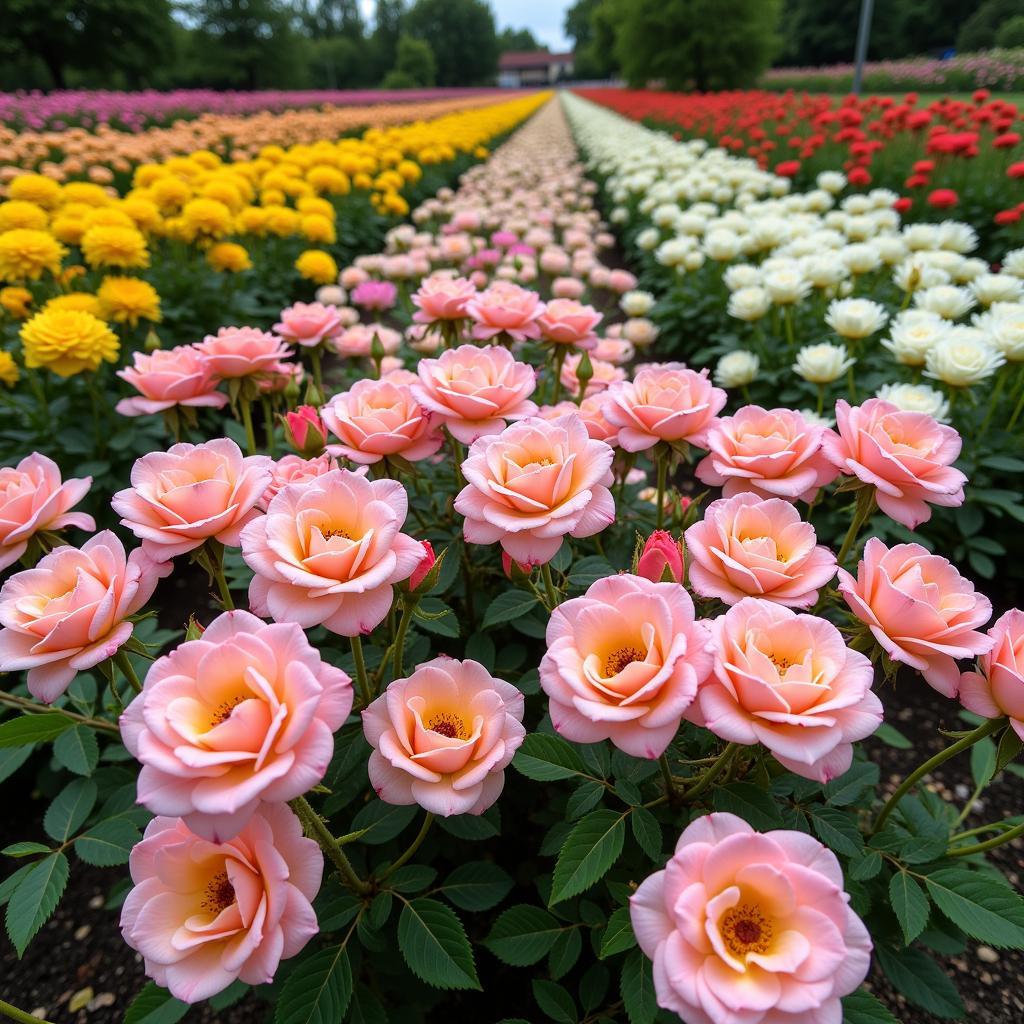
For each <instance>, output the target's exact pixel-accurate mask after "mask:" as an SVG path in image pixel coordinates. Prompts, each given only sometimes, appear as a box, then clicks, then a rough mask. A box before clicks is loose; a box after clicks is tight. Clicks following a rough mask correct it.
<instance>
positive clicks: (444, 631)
mask: <svg viewBox="0 0 1024 1024" xmlns="http://www.w3.org/2000/svg"><path fill="white" fill-rule="evenodd" d="M413 617H414V618H415V620H416V624H417V625H418V626H419V627H420V628H421V629H425V630H427V632H428V633H436V634H437V635H438V636H449V637H457V636H458V635H459V620H458V618H456V615H455V612H453V611H452V609H451V608H450V607H449V606H448V605H446V604H445V603H444V601H442V600H441V599H440V598H439V597H423V598H420V602H419V604H417V605H416V611H415V612H414V613H413Z"/></svg>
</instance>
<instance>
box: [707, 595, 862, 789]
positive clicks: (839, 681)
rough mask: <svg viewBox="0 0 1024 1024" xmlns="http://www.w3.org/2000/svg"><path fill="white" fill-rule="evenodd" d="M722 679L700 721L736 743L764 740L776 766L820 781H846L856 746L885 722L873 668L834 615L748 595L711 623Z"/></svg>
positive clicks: (713, 682) (712, 683)
mask: <svg viewBox="0 0 1024 1024" xmlns="http://www.w3.org/2000/svg"><path fill="white" fill-rule="evenodd" d="M709 626H710V629H711V635H712V638H713V641H714V653H715V671H714V675H713V676H712V677H711V678H710V679H709V680H708V681H707V682H706V683H705V684H704V685H703V686H702V687H701V688H700V694H699V695H698V700H699V715H696V716H694V720H695V721H700V722H701V724H703V725H705V726H707V728H708V729H710V730H711V731H712V732H713V733H714V734H715V735H716V736H720V737H721V738H722V739H725V740H729V741H730V742H733V743H743V744H746V745H751V744H755V743H763V744H764V745H765V746H766V747H767V748H768V749H769V750H770V751H771V752H772V754H773V755H774V757H775V760H776V761H778V762H779V763H780V764H782V765H783V766H784V767H786V768H788V769H789V770H790V771H791V772H794V773H795V774H797V775H802V776H803V777H804V778H807V779H815V780H817V781H818V782H828V781H829V780H830V779H835V778H838V777H839V776H840V775H842V774H843V773H844V772H845V771H847V769H849V767H850V764H851V763H852V761H853V746H852V744H853V743H854V742H855V741H856V740H862V739H864V738H865V737H866V736H870V735H871V734H872V733H873V732H874V731H875V730H876V729H877V728H878V726H879V725H881V724H882V704H881V702H880V701H879V699H878V698H877V697H876V696H875V695H874V694H873V693H872V692H871V683H872V681H873V680H874V670H873V669H872V667H871V662H870V661H869V660H868V659H867V658H866V657H865V656H864V655H863V654H861V653H860V652H859V651H852V650H850V648H848V647H847V646H846V643H845V641H844V640H843V636H842V634H841V633H840V632H839V630H838V629H836V627H835V626H833V625H832V623H831V622H829V621H828V620H827V619H819V618H818V617H817V616H814V615H798V614H797V613H796V612H794V611H793V610H792V609H790V608H784V607H782V606H781V605H778V604H773V603H772V602H771V601H762V600H758V599H757V598H753V597H745V598H743V600H742V601H740V602H739V603H738V604H734V605H733V606H732V607H731V608H730V609H729V610H728V611H727V612H726V613H725V614H724V615H721V616H719V617H718V618H717V619H713V620H712V621H711V622H710V623H709Z"/></svg>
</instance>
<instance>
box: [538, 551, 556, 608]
mask: <svg viewBox="0 0 1024 1024" xmlns="http://www.w3.org/2000/svg"><path fill="white" fill-rule="evenodd" d="M540 575H541V579H542V580H544V592H545V594H547V599H548V611H552V612H553V611H554V610H555V609H556V608H557V607H558V591H557V590H556V589H555V581H554V580H553V579H552V578H551V566H550V565H549V564H548V563H547V562H545V563H544V564H543V565H542V566H541V567H540Z"/></svg>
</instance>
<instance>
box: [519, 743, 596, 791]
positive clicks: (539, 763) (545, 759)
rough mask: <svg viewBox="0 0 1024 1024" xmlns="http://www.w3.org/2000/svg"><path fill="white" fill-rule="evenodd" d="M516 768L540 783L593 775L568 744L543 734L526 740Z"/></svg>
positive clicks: (521, 748)
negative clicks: (574, 776)
mask: <svg viewBox="0 0 1024 1024" xmlns="http://www.w3.org/2000/svg"><path fill="white" fill-rule="evenodd" d="M512 765H513V767H514V768H516V769H517V770H518V771H519V772H520V773H521V774H522V775H525V776H526V777H527V778H528V779H533V780H535V781H536V782H554V781H555V780H557V779H568V778H571V777H572V776H573V775H588V774H589V773H588V772H587V770H586V767H585V766H584V764H583V760H582V759H581V758H580V755H579V754H578V753H577V752H576V750H575V748H574V747H572V746H571V745H570V744H569V743H568V741H566V740H563V739H562V737H561V736H550V735H548V734H547V733H543V732H534V733H530V735H529V736H526V737H525V738H524V739H523V742H522V745H521V746H520V747H519V749H518V750H517V751H516V756H515V757H514V758H513V760H512Z"/></svg>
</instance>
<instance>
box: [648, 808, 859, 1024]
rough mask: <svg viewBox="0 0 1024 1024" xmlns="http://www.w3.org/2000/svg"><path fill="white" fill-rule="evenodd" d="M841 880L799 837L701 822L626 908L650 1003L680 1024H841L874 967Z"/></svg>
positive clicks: (831, 862)
mask: <svg viewBox="0 0 1024 1024" xmlns="http://www.w3.org/2000/svg"><path fill="white" fill-rule="evenodd" d="M843 884H844V883H843V872H842V869H841V868H840V866H839V861H838V860H837V859H836V855H835V854H834V853H832V851H831V850H828V849H827V848H826V847H824V846H823V845H822V844H821V843H819V842H818V840H817V839H814V838H813V837H812V836H809V835H807V834H806V833H804V832H795V831H789V830H779V831H774V832H767V833H763V834H762V833H759V832H755V831H754V829H753V828H752V827H751V826H750V825H748V824H747V823H746V822H745V821H744V820H743V819H742V818H738V817H737V816H736V815H734V814H720V813H718V814H706V815H704V816H703V817H701V818H698V819H697V820H696V821H694V822H692V823H691V824H690V825H688V826H687V828H686V829H685V830H684V831H683V834H682V835H681V836H680V837H679V842H678V843H677V844H676V849H675V853H674V854H673V856H672V857H671V859H670V860H669V862H668V864H667V865H666V866H665V868H664V870H662V871H656V872H655V873H654V874H653V875H651V876H650V877H649V878H647V879H646V880H645V881H644V882H643V883H642V884H641V885H640V887H639V888H638V889H637V891H636V892H635V893H634V894H633V896H632V897H631V898H630V901H629V913H630V918H631V920H632V924H633V931H634V932H635V933H636V938H637V943H638V944H639V946H640V948H641V949H642V950H643V951H644V953H645V954H646V955H647V956H648V957H649V958H650V959H651V960H652V961H653V962H654V991H655V994H656V997H657V1002H658V1005H659V1006H661V1007H663V1008H664V1009H666V1010H671V1011H672V1012H673V1013H676V1014H678V1015H679V1017H680V1019H681V1020H684V1021H686V1022H687V1024H740V1022H742V1024H838V1022H839V1021H840V1019H841V1018H842V1015H843V1011H842V1007H841V1005H840V999H841V998H842V997H843V996H846V995H849V994H850V993H851V992H854V991H855V990H856V989H857V988H858V986H859V985H860V983H861V982H862V981H863V980H864V978H865V977H866V976H867V973H868V968H869V967H870V964H871V939H870V937H869V936H868V932H867V929H866V928H865V927H864V925H863V923H862V922H861V920H860V918H859V917H857V915H856V914H855V913H854V912H853V911H852V910H851V909H850V907H849V900H850V897H849V896H848V895H847V894H846V893H845V892H844V891H843Z"/></svg>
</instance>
